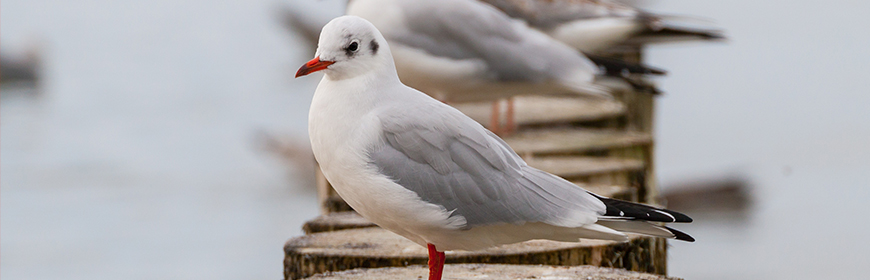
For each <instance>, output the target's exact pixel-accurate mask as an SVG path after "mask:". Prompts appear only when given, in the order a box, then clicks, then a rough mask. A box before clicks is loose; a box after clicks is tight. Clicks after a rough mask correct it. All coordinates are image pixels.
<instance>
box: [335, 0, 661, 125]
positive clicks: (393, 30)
mask: <svg viewBox="0 0 870 280" xmlns="http://www.w3.org/2000/svg"><path fill="white" fill-rule="evenodd" d="M347 13H348V14H349V15H356V16H360V17H362V18H365V19H368V20H369V21H371V22H372V23H373V24H374V25H375V26H376V27H378V28H379V29H380V30H381V32H382V33H383V34H384V36H385V37H386V38H387V41H389V42H390V43H391V45H392V46H393V55H394V56H395V57H396V68H397V69H398V72H399V77H400V78H401V79H402V82H404V83H406V84H407V85H409V86H411V87H413V88H416V89H419V90H421V91H423V92H426V93H428V94H430V95H432V96H433V97H435V98H437V99H439V100H442V101H445V102H465V101H481V100H494V99H498V98H506V97H511V96H515V95H522V94H555V93H574V94H579V95H581V96H592V97H597V98H611V97H610V95H609V92H610V90H611V89H610V88H608V87H607V86H604V85H605V84H606V85H608V86H614V85H616V86H621V87H623V88H628V87H637V86H640V85H642V83H638V82H635V81H634V80H627V75H628V74H630V73H642V74H664V71H662V70H658V69H654V68H650V67H645V66H642V65H632V64H629V63H625V62H621V61H617V60H613V59H604V58H599V60H598V61H599V62H601V63H602V64H601V65H596V64H595V63H593V62H592V61H591V60H590V59H589V58H587V57H586V56H584V55H583V54H582V53H580V52H578V51H577V50H575V49H573V48H571V47H570V46H568V45H565V44H563V43H561V42H559V41H557V40H555V39H553V38H551V37H550V36H548V35H547V34H544V33H542V32H540V31H538V30H536V29H533V28H530V27H529V26H528V25H527V24H526V23H525V22H524V21H522V20H517V19H512V18H510V17H509V16H508V15H507V14H505V13H503V12H501V11H499V10H498V9H496V8H494V7H493V6H491V5H488V4H486V3H483V2H479V1H476V0H441V1H431V0H353V1H351V2H350V3H349V5H348V8H347ZM600 66H603V67H600ZM607 74H613V75H615V76H616V77H617V79H612V78H608V77H607V76H606V75H607ZM497 109H498V106H495V104H494V106H493V116H497V115H498V111H497ZM511 113H512V110H511V104H510V103H509V104H508V116H507V119H508V122H509V124H510V123H512V122H511V120H512V119H513V116H512V114H511ZM492 120H494V121H495V122H494V123H493V124H492V125H491V128H494V130H495V131H496V132H501V131H500V129H499V125H498V123H497V118H495V117H493V118H492ZM510 126H511V125H509V127H508V129H510V128H512V127H510Z"/></svg>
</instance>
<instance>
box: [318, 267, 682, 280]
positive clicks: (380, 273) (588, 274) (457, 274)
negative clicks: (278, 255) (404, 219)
mask: <svg viewBox="0 0 870 280" xmlns="http://www.w3.org/2000/svg"><path fill="white" fill-rule="evenodd" d="M428 275H429V268H428V267H426V266H423V265H413V266H408V267H388V268H375V269H353V270H346V271H341V272H332V273H324V274H318V275H315V276H312V277H309V278H305V279H308V280H351V279H353V280H375V279H377V280H380V279H425V278H426V277H428ZM443 277H444V279H488V280H521V279H522V280H527V279H564V280H570V279H577V280H581V279H582V280H679V279H680V278H673V277H665V276H661V275H656V274H649V273H640V272H633V271H628V270H624V269H614V268H603V267H596V266H589V265H584V266H548V265H506V264H448V265H445V266H444V276H443Z"/></svg>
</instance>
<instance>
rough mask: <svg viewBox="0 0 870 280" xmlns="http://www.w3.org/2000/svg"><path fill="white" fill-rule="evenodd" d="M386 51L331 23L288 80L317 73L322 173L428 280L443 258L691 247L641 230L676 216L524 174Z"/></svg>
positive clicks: (315, 132)
mask: <svg viewBox="0 0 870 280" xmlns="http://www.w3.org/2000/svg"><path fill="white" fill-rule="evenodd" d="M433 43H434V44H440V43H439V42H433ZM391 46H392V45H391V44H389V43H387V40H386V39H385V38H384V37H383V36H382V35H381V33H380V32H378V30H377V29H376V28H375V26H374V25H372V24H371V23H369V22H368V21H366V20H364V19H362V18H359V17H356V16H343V17H339V18H336V19H334V20H332V21H331V22H329V23H328V24H327V25H326V26H324V28H323V31H322V33H321V35H320V40H319V44H318V47H317V51H316V53H315V58H314V59H312V60H311V61H309V62H308V63H306V64H305V65H303V66H302V67H301V68H299V71H298V72H297V74H296V76H297V77H300V76H304V75H308V74H310V73H313V72H317V71H323V72H324V73H325V75H324V76H323V79H322V80H321V81H320V84H319V85H318V86H317V90H316V91H315V93H314V98H313V100H312V102H311V110H310V115H309V121H308V129H309V136H310V138H311V147H312V150H313V152H314V156H315V157H316V158H317V161H318V162H319V163H320V167H321V170H322V171H323V174H324V176H326V178H327V179H328V180H329V182H330V183H332V185H333V187H334V188H335V190H336V192H338V194H339V195H341V197H342V198H343V199H344V200H345V201H347V203H348V204H349V205H350V206H351V207H353V209H355V210H356V211H357V212H359V214H360V215H362V216H363V217H365V218H366V219H368V220H370V221H372V222H374V223H375V224H377V225H379V226H381V227H382V228H385V229H387V230H390V231H392V232H395V233H397V234H399V235H401V236H404V237H406V238H408V239H410V240H411V241H414V242H415V243H417V244H420V245H421V246H426V247H428V248H429V269H430V270H429V279H430V280H437V279H440V278H441V273H442V269H443V265H444V259H445V258H444V251H445V250H478V249H483V248H488V247H492V246H498V245H502V244H510V243H516V242H521V241H526V240H531V239H550V240H557V241H566V242H577V241H579V239H580V238H594V239H606V240H616V241H626V240H628V237H627V236H626V235H625V234H624V233H623V232H634V233H639V234H646V235H652V236H659V237H667V238H676V239H679V240H685V241H694V239H693V238H692V237H691V236H689V235H687V234H685V233H682V232H680V231H677V230H674V229H671V228H668V227H665V226H661V225H658V224H655V223H652V222H666V223H667V222H691V221H692V219H691V218H689V217H688V216H686V215H683V214H680V213H677V212H674V211H670V210H665V209H659V208H653V207H649V206H645V205H641V204H635V203H631V202H625V201H619V200H614V199H609V198H604V197H601V196H598V195H595V194H592V193H590V192H588V191H586V190H584V189H582V188H580V187H578V186H577V185H574V184H573V183H571V182H569V181H567V180H564V179H562V178H559V177H557V176H555V175H552V174H550V173H546V172H544V171H541V170H538V169H535V168H533V167H530V166H528V165H527V164H526V163H525V162H524V161H523V160H522V158H520V157H519V156H518V155H517V154H516V153H515V152H514V151H513V150H512V149H511V148H510V147H509V146H508V145H507V144H506V143H505V142H504V141H503V140H502V139H500V138H499V137H498V136H496V135H495V134H493V133H492V132H490V131H488V130H486V129H485V128H483V127H482V126H481V125H480V124H478V123H477V122H475V121H474V120H472V119H471V118H469V117H467V116H465V115H463V114H462V113H461V112H459V111H458V110H456V109H454V108H453V107H450V106H448V105H446V104H444V103H441V102H438V101H437V100H435V99H433V98H431V97H429V96H427V95H426V94H424V93H422V92H420V91H418V90H415V89H413V88H410V87H408V86H405V85H404V84H402V82H401V81H400V80H399V76H398V73H397V71H396V68H395V63H394V61H393V56H392V55H391ZM445 47H449V45H448V46H445Z"/></svg>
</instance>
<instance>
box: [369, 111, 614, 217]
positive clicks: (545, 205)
mask: <svg viewBox="0 0 870 280" xmlns="http://www.w3.org/2000/svg"><path fill="white" fill-rule="evenodd" d="M439 105H440V104H439ZM433 107H437V108H426V109H423V110H421V108H416V110H407V109H406V110H399V112H397V113H392V114H384V115H382V116H381V123H382V125H383V130H384V132H383V140H384V145H382V146H380V147H377V148H375V149H374V150H373V151H370V154H369V155H370V156H371V164H373V165H374V166H376V167H377V168H378V169H379V170H380V172H382V173H383V174H386V175H388V176H389V177H391V178H392V179H393V180H394V181H395V182H397V183H398V184H399V185H402V186H403V187H405V188H407V189H409V190H411V191H414V192H415V193H417V194H418V195H419V196H420V198H421V199H422V200H423V201H426V202H429V203H433V204H436V205H440V206H443V207H444V208H445V210H447V211H453V212H452V213H451V215H460V216H462V217H464V218H465V220H466V221H467V224H466V227H474V226H478V225H488V224H499V223H512V224H521V223H525V222H545V223H549V224H553V225H559V226H570V227H577V226H582V225H585V224H591V223H594V222H595V221H596V220H597V216H598V215H602V214H604V212H605V207H604V204H603V203H602V202H601V201H600V200H598V199H595V198H594V197H593V196H591V195H589V194H588V193H587V192H586V191H585V190H583V189H582V188H579V187H578V186H576V185H574V184H572V183H570V182H568V181H566V180H564V179H562V178H559V177H556V176H555V175H552V174H549V173H546V172H543V171H540V170H537V169H535V168H532V167H529V166H528V165H526V163H525V162H524V161H523V160H522V159H521V158H520V157H519V156H517V155H516V153H514V152H513V150H511V149H510V148H509V147H508V146H507V144H505V143H504V142H503V141H502V140H501V139H499V138H498V136H496V135H495V134H492V133H491V132H489V131H488V130H486V129H484V128H483V127H482V126H480V125H479V124H477V123H476V122H474V121H472V120H471V119H469V118H468V117H466V116H465V115H462V114H461V113H459V112H458V111H455V110H454V111H450V110H453V108H449V107H448V106H446V105H443V107H441V106H433ZM448 109H449V110H448Z"/></svg>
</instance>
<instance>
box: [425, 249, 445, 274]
mask: <svg viewBox="0 0 870 280" xmlns="http://www.w3.org/2000/svg"><path fill="white" fill-rule="evenodd" d="M426 245H427V247H428V248H429V280H441V272H442V271H443V270H444V259H445V255H444V252H438V250H437V249H435V245H432V244H426Z"/></svg>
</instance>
